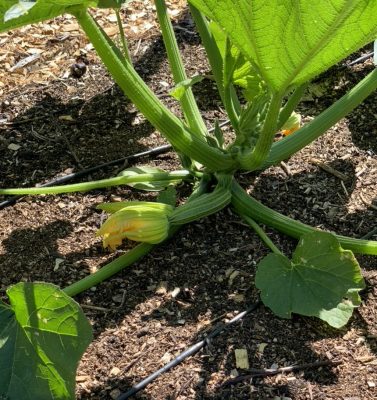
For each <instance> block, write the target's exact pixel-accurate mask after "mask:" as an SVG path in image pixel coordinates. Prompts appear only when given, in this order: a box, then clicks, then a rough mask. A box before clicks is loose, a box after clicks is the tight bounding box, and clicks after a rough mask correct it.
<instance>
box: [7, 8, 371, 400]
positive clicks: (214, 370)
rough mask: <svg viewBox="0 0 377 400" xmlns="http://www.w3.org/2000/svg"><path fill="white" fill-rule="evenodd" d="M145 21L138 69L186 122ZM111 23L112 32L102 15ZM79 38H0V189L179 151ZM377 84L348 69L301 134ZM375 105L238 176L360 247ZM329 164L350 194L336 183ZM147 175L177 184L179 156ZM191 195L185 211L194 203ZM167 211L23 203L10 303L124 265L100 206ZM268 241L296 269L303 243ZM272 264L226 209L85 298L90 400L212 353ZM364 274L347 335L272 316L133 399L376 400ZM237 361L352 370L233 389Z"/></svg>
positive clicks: (191, 55)
mask: <svg viewBox="0 0 377 400" xmlns="http://www.w3.org/2000/svg"><path fill="white" fill-rule="evenodd" d="M141 3H145V2H141ZM137 4H138V3H137ZM171 4H172V9H173V11H174V13H173V15H174V17H175V26H176V32H177V35H178V38H179V43H180V47H181V50H182V54H183V56H184V59H185V64H186V66H187V69H188V74H189V75H193V74H196V73H202V74H203V73H204V74H207V73H208V72H209V69H208V65H207V64H206V61H205V57H204V52H203V49H202V48H201V47H200V43H199V40H198V37H197V36H196V34H195V32H194V29H193V25H192V21H191V20H190V18H189V16H188V14H187V12H186V11H185V9H184V8H182V5H181V4H179V2H172V3H171ZM135 7H139V9H138V10H137V12H139V13H143V12H144V14H143V16H142V18H141V20H143V18H145V21H146V22H145V24H144V25H145V26H144V28H143V29H140V30H139V31H137V29H136V28H135V29H134V30H132V29H131V28H132V27H131V28H130V32H136V33H135V34H134V36H133V37H132V38H131V40H130V48H131V53H132V54H133V58H134V61H135V65H136V68H137V70H138V71H139V72H140V74H141V75H142V76H143V77H144V79H146V81H147V82H148V84H149V85H150V86H151V87H152V89H153V90H154V91H155V92H157V93H158V95H159V96H160V98H161V99H162V100H163V101H164V102H166V104H168V105H169V106H170V107H171V108H172V109H173V110H174V111H175V112H176V113H177V114H179V113H180V111H179V109H178V106H177V104H176V103H175V101H174V100H172V99H171V98H170V97H169V95H168V93H169V90H170V88H171V87H172V80H171V77H170V74H169V69H168V64H167V62H166V58H165V53H164V50H163V45H162V41H161V37H160V36H159V33H158V30H157V29H156V28H155V24H154V22H153V21H152V23H150V25H147V22H148V21H150V20H151V18H152V17H151V15H152V11H151V9H148V8H147V7H144V6H143V4H142V5H141V6H140V5H138V6H135ZM143 7H144V8H143ZM177 10H178V11H179V12H178V11H177ZM100 17H101V18H103V19H104V20H105V21H107V22H108V20H109V19H110V20H111V18H108V16H107V15H106V14H105V13H103V14H100ZM123 17H126V15H125V14H124V15H123ZM106 18H107V20H106ZM72 23H73V21H72V20H71V19H67V18H58V19H56V20H54V21H52V22H49V23H45V24H43V25H38V26H34V27H31V28H26V29H23V30H18V31H16V32H13V33H10V34H1V35H0V51H1V53H0V56H2V55H4V54H5V57H6V58H5V59H6V60H8V61H9V60H10V61H9V62H8V64H7V65H6V64H3V66H1V67H0V68H2V71H0V74H1V77H2V84H1V87H0V90H1V105H0V151H1V158H0V184H1V187H19V186H33V185H35V184H37V183H44V182H46V181H48V180H51V179H52V178H55V177H57V176H61V175H64V174H67V173H69V172H75V171H80V170H81V169H83V168H87V167H91V166H95V165H97V164H100V163H103V162H106V161H110V160H113V159H116V158H120V157H124V156H126V155H129V154H133V153H136V152H139V151H142V150H145V149H149V148H152V147H155V146H157V145H160V144H163V143H166V142H165V141H164V139H163V138H162V137H161V136H160V135H159V134H158V133H157V132H155V131H154V129H153V128H152V127H151V126H150V125H149V124H148V123H147V122H146V121H145V119H144V118H143V117H142V116H141V115H140V114H139V113H138V112H137V110H136V109H135V108H134V106H133V105H132V104H131V103H130V102H129V101H128V100H127V98H126V97H124V95H123V94H122V93H121V92H120V90H119V89H118V88H117V87H116V86H115V85H114V84H113V82H112V81H111V79H110V78H109V76H108V74H107V72H106V71H105V69H104V68H103V67H102V65H101V63H100V61H99V60H98V58H97V57H96V55H95V53H94V50H93V49H92V48H91V47H90V46H88V43H87V41H86V40H85V38H84V37H83V36H82V34H81V33H79V32H78V31H75V30H74V29H72V30H68V35H69V37H68V40H67V38H66V39H64V40H61V37H60V36H59V35H60V34H61V31H64V29H63V28H64V27H67V26H68V25H72ZM44 29H45V30H47V31H52V33H51V34H50V36H46V35H45V34H43V32H44V31H43V30H44ZM61 29H62V30H61ZM38 34H40V35H39V36H38ZM27 44H29V47H31V46H34V47H38V46H39V48H43V49H45V53H44V55H43V57H42V58H41V59H40V60H38V62H37V64H34V65H31V66H26V67H23V68H21V69H20V70H19V69H18V70H14V71H13V72H11V69H12V66H14V65H15V64H16V63H17V62H18V61H19V60H20V59H22V58H23V57H24V56H25V55H26V53H27V52H26V51H25V50H23V52H22V51H21V50H20V49H25V48H27ZM25 46H26V47H25ZM367 50H370V49H369V48H368V49H364V50H363V51H362V52H361V54H363V53H365V52H366V51H367ZM80 54H84V56H85V57H86V59H87V60H88V61H89V65H88V66H87V69H88V71H87V72H86V73H85V74H84V75H83V76H82V77H81V78H79V79H77V78H74V77H72V76H70V75H69V68H70V65H71V64H72V63H74V62H75V58H77V57H78V55H80ZM356 57H357V55H354V56H353V57H351V58H350V59H352V58H356ZM3 59H4V58H3ZM372 68H373V66H372V63H371V61H370V60H368V61H366V62H364V63H363V64H358V65H356V66H354V67H344V64H342V65H338V66H336V67H334V68H333V69H331V70H330V71H328V72H327V73H326V74H325V75H323V76H321V77H319V78H318V79H317V80H316V81H315V82H314V83H313V84H312V85H311V86H310V87H309V89H308V92H307V94H306V96H305V98H304V101H303V102H302V103H301V105H300V107H299V108H300V112H301V113H302V115H303V119H304V122H307V121H309V120H310V119H311V118H313V117H314V116H315V115H317V114H318V113H319V112H321V110H323V109H324V108H326V107H327V106H329V105H330V104H331V103H333V102H334V101H335V100H336V99H337V98H339V97H340V96H341V95H342V94H344V93H345V92H346V91H347V90H349V89H350V88H351V87H352V86H353V85H354V84H355V83H356V82H358V81H360V79H362V78H363V77H364V76H365V75H366V74H367V73H368V72H369V71H371V70H372ZM48 71H52V72H51V73H50V74H49V73H48ZM43 73H44V75H43ZM41 74H42V75H43V76H42V75H41ZM37 77H38V79H37ZM16 84H17V85H16ZM195 95H196V97H197V99H198V102H199V106H200V108H201V110H202V111H203V115H204V118H205V121H206V123H208V126H209V127H210V126H212V124H213V121H214V120H215V119H216V118H219V119H225V116H224V114H223V110H222V108H221V106H220V102H219V98H218V96H217V94H216V92H215V90H214V86H213V83H212V82H211V81H208V80H204V81H203V82H202V83H200V84H198V85H197V86H196V88H195ZM376 100H377V98H376V94H373V95H371V96H370V97H369V98H368V99H367V100H366V101H364V103H363V104H362V105H361V106H360V107H358V108H357V109H356V110H355V111H354V112H353V113H352V114H351V115H349V116H348V117H347V118H345V119H343V120H342V121H340V122H339V123H338V124H337V125H336V126H335V127H333V128H332V129H330V130H329V131H328V132H327V133H326V134H325V135H324V136H323V137H322V138H320V139H319V140H317V141H316V142H315V143H313V144H312V145H310V146H308V147H307V148H305V149H304V150H302V151H300V152H299V153H298V154H296V155H295V156H293V157H292V158H290V159H289V160H286V162H285V164H282V165H278V166H275V167H272V168H269V169H268V170H266V171H264V172H263V173H262V174H260V175H254V174H241V175H240V176H239V181H240V182H241V183H242V186H243V187H245V188H247V189H248V191H249V193H250V194H252V195H253V196H255V197H256V198H257V199H260V200H261V201H262V202H263V203H264V204H266V205H268V206H270V207H271V208H273V209H275V210H277V211H279V212H281V213H283V214H286V215H289V216H291V217H293V218H296V219H299V220H301V221H303V222H305V223H308V224H310V225H313V226H316V227H319V228H322V229H326V230H329V231H335V232H337V233H340V234H344V235H349V236H354V237H362V236H363V235H365V234H367V233H368V232H370V231H372V230H373V229H374V228H375V221H376V213H377V211H376V210H377V208H376V204H375V203H374V202H375V201H377V155H376V152H377V135H376V134H377V130H376V116H377V101H376ZM277 140H278V138H277ZM316 160H317V161H318V160H319V161H320V162H321V163H323V164H325V165H327V166H330V167H332V168H333V169H335V170H337V171H338V172H341V173H343V174H345V175H346V176H347V179H346V180H341V179H339V178H338V177H337V176H335V175H334V174H332V173H329V172H327V171H325V170H324V169H322V168H321V167H320V166H318V162H317V161H316ZM145 164H148V165H154V166H159V167H161V168H164V169H166V170H173V169H177V168H179V161H178V158H177V157H176V155H175V154H174V153H166V154H163V155H160V156H158V157H156V158H155V159H148V158H144V159H141V160H140V162H139V163H138V164H137V165H145ZM124 167H125V166H120V167H119V166H118V167H111V168H107V169H104V170H102V171H100V172H97V173H94V174H92V175H91V176H90V177H89V178H90V179H100V178H105V177H110V176H114V175H116V174H117V173H118V172H119V170H120V169H123V168H124ZM178 189H179V193H180V198H181V199H182V200H184V197H185V196H186V195H187V193H188V190H189V188H187V187H185V186H181V187H179V188H178ZM154 197H155V195H154V194H148V193H142V192H138V191H135V190H132V189H130V188H127V187H117V188H109V189H106V190H96V191H91V192H87V193H77V194H69V195H58V196H35V197H24V198H23V199H21V200H20V201H18V202H17V203H16V204H15V205H13V206H11V207H7V208H5V209H3V210H1V211H0V220H1V228H2V229H1V232H0V237H1V245H0V265H1V286H0V289H1V295H2V297H3V298H4V299H5V290H6V288H7V287H8V286H9V285H11V284H14V283H16V282H19V281H46V282H53V283H55V284H57V285H59V286H61V287H65V286H67V285H69V284H71V283H72V282H74V281H76V280H78V279H80V278H82V277H84V276H86V275H87V274H89V273H92V272H94V271H96V270H97V269H98V268H100V267H101V266H103V265H105V264H106V263H107V262H109V261H110V260H112V259H114V258H115V257H117V256H118V255H119V254H122V253H124V252H125V251H126V250H127V249H128V248H129V247H131V246H132V244H131V243H125V244H124V246H122V247H121V248H120V249H119V250H118V251H117V252H116V253H109V252H107V251H105V250H104V249H103V248H102V245H101V242H100V241H99V239H98V238H96V237H95V232H96V230H97V229H98V227H99V225H100V223H101V220H102V218H103V217H102V215H101V213H100V212H99V211H98V210H96V209H95V206H96V205H97V204H98V203H100V202H103V201H112V200H118V199H153V198H154ZM0 200H1V198H0ZM266 231H267V232H268V234H269V235H270V237H271V238H272V239H273V240H274V242H275V243H276V244H277V245H278V247H279V248H280V249H281V250H282V251H283V252H284V253H285V254H287V255H290V254H291V252H292V250H293V248H294V246H295V244H296V242H295V241H294V240H292V239H290V238H289V237H287V236H285V235H282V234H280V233H278V232H276V231H273V230H272V229H269V228H268V227H267V228H266ZM376 236H377V235H375V236H374V237H372V238H374V239H376ZM266 254H268V250H267V249H266V248H265V246H264V245H263V243H262V242H261V241H260V239H259V238H258V236H257V235H256V234H255V233H254V232H253V231H251V230H250V229H249V228H247V227H246V226H244V225H243V224H242V223H241V221H240V219H239V217H238V216H237V215H236V214H235V213H234V212H233V211H232V210H231V209H230V208H229V209H226V210H223V211H222V212H220V213H219V214H217V215H215V216H212V217H209V218H205V219H203V220H200V221H198V222H195V223H192V224H190V225H187V226H185V227H183V228H182V229H181V230H180V231H179V232H178V233H177V234H176V235H175V236H174V238H173V239H172V240H170V241H169V242H167V243H165V244H163V245H162V246H159V247H157V248H155V249H154V250H153V252H152V253H150V254H149V255H148V256H146V257H145V258H144V259H142V260H141V261H139V262H138V263H136V264H134V265H133V266H132V267H130V268H127V269H125V270H124V271H123V272H121V273H119V274H118V275H116V276H114V277H113V278H111V279H109V280H108V281H106V282H104V283H102V284H100V285H98V286H97V287H94V288H92V289H91V290H89V291H87V292H85V293H83V294H81V295H79V296H77V298H76V300H77V301H78V302H79V303H80V304H81V305H82V306H83V309H84V311H85V312H86V315H87V316H88V318H89V319H90V322H91V324H92V326H93V329H94V341H93V342H92V344H91V345H90V346H89V348H88V349H87V351H86V353H85V354H84V356H83V358H82V360H81V362H80V365H79V368H78V373H77V399H82V400H84V399H111V398H116V397H117V396H118V395H119V394H120V393H121V392H124V391H126V390H128V389H129V388H130V387H131V386H132V385H134V384H136V383H137V382H139V381H140V380H141V379H143V378H145V377H146V376H148V375H149V374H151V373H152V372H154V371H155V370H157V369H158V368H160V367H161V366H162V365H164V364H165V363H167V362H168V361H170V360H171V359H172V358H174V357H175V356H177V355H178V354H179V353H180V352H182V351H183V350H184V349H186V348H187V347H189V346H190V345H191V344H193V343H195V342H196V341H198V340H200V339H201V338H202V337H203V335H204V334H205V333H208V332H209V331H210V330H211V329H212V328H213V327H215V326H216V324H217V323H218V322H219V321H223V322H224V321H226V320H229V319H230V318H232V317H233V316H235V315H236V314H237V313H238V312H240V311H243V310H245V309H247V308H248V307H249V306H250V305H252V304H253V303H255V302H256V301H257V300H258V291H257V290H256V288H255V286H254V282H253V281H254V273H255V268H254V267H255V265H256V264H257V263H258V261H259V260H260V259H261V258H263V257H264V256H265V255H266ZM357 258H358V260H359V262H360V265H361V267H362V271H363V275H364V277H365V280H366V284H367V287H366V289H365V290H364V291H363V292H362V299H363V304H362V305H361V307H360V308H359V309H358V310H357V311H355V313H354V316H353V317H352V319H351V320H350V322H349V324H348V325H347V326H346V327H345V328H343V329H341V330H336V329H333V328H330V327H329V326H327V325H326V324H325V323H323V322H321V321H320V320H317V319H313V318H305V317H301V316H297V315H294V316H293V318H292V319H291V320H283V319H280V318H277V317H276V316H274V315H273V314H272V313H271V312H270V311H269V309H267V308H265V307H264V306H260V307H259V308H257V309H256V310H255V311H254V312H252V313H250V314H249V315H247V316H246V317H244V318H243V319H242V321H241V322H239V323H238V324H236V325H235V326H234V327H233V328H231V329H229V330H228V331H226V332H224V333H223V334H221V335H220V336H218V337H217V338H216V339H214V340H213V341H211V343H210V345H209V346H208V347H206V348H205V349H204V350H203V351H201V352H199V353H198V354H196V355H195V356H194V357H191V358H189V359H187V360H186V361H184V362H183V363H181V364H180V365H178V366H177V367H176V368H174V369H172V370H171V371H169V372H167V373H165V374H163V375H161V376H160V377H159V378H158V379H156V380H155V381H154V382H153V383H152V384H150V385H149V386H148V387H147V388H146V389H145V390H143V391H141V392H140V393H139V394H138V395H137V396H136V398H140V399H156V400H158V399H206V400H209V399H288V398H291V399H297V400H301V399H343V400H351V399H352V400H357V399H360V400H361V399H375V398H376V397H377V388H376V385H377V312H376V309H377V307H376V306H377V289H376V288H377V272H376V258H375V257H366V256H358V257H357ZM236 349H245V350H246V351H247V355H248V359H249V364H250V367H251V368H257V369H263V368H271V367H277V366H278V367H284V366H290V365H294V364H298V365H302V364H306V363H314V362H318V361H329V362H331V361H339V364H338V365H328V366H322V367H316V368H309V369H306V370H298V371H294V372H290V373H284V374H283V373H281V374H278V375H276V376H269V377H258V378H253V379H248V380H245V381H242V382H240V383H237V384H232V385H224V383H225V382H227V381H228V380H229V379H230V378H234V377H235V376H236V375H237V374H247V372H248V370H247V369H241V368H237V367H236V363H235V350H236ZM335 364H336V363H335Z"/></svg>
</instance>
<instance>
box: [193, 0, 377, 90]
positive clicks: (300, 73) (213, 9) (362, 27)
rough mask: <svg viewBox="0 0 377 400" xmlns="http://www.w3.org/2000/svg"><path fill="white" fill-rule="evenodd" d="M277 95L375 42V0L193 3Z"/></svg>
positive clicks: (211, 0)
mask: <svg viewBox="0 0 377 400" xmlns="http://www.w3.org/2000/svg"><path fill="white" fill-rule="evenodd" d="M189 1H190V2H191V3H192V4H193V5H194V6H196V7H197V8H199V9H200V10H201V11H202V12H203V13H204V14H206V15H207V16H208V17H209V18H211V19H212V20H214V21H215V22H217V23H218V24H219V25H220V26H221V27H222V29H223V30H224V31H225V32H226V33H227V35H228V36H229V37H230V38H231V40H232V42H233V43H234V44H235V45H237V46H238V47H239V49H240V50H241V51H242V52H243V54H244V55H245V56H246V57H247V58H248V59H249V60H250V61H252V62H253V63H254V64H255V65H257V66H258V68H259V70H260V73H261V75H262V76H263V78H264V79H265V80H266V82H268V83H269V84H270V85H271V87H272V88H273V89H274V90H276V91H279V92H281V91H284V90H285V89H286V88H287V87H288V86H290V85H292V84H301V83H304V82H306V81H308V80H310V79H311V78H313V77H314V76H316V75H318V74H319V73H321V72H322V71H325V70H326V69H327V68H329V67H330V66H331V65H333V64H335V63H337V62H338V61H340V60H341V59H342V58H344V57H346V56H347V55H349V54H351V53H352V52H354V51H355V50H357V49H358V48H360V47H362V46H363V45H365V44H367V43H369V42H371V41H373V40H374V39H375V38H376V37H377V1H376V0H358V1H354V0H316V1H313V0H296V1H292V0H270V1H265V0H189Z"/></svg>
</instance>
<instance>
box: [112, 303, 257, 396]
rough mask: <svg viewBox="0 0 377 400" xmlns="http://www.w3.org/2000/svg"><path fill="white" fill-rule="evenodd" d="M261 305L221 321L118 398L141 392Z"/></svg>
mask: <svg viewBox="0 0 377 400" xmlns="http://www.w3.org/2000/svg"><path fill="white" fill-rule="evenodd" d="M260 305H261V302H260V301H258V302H257V303H254V304H253V305H252V306H251V307H249V308H248V309H247V310H245V311H242V312H240V313H239V314H237V315H236V316H235V317H234V318H232V319H231V320H230V321H228V322H227V323H225V324H224V323H221V324H220V325H219V326H218V327H216V328H214V330H213V331H212V332H211V333H209V334H208V335H207V336H206V337H205V339H203V340H201V341H200V342H197V343H195V344H193V345H192V346H190V347H189V348H188V349H186V350H185V351H183V352H182V353H181V354H179V355H178V356H177V357H176V358H175V359H174V360H172V361H170V362H168V363H167V364H165V365H164V366H163V367H162V368H160V369H158V370H157V371H155V372H153V373H152V374H151V375H149V376H148V377H146V378H145V379H143V380H142V381H141V382H139V383H138V384H136V385H135V386H133V387H132V388H131V389H130V390H128V391H127V392H126V393H123V394H121V395H120V396H119V397H118V398H117V400H127V399H129V398H130V397H131V396H134V395H135V394H136V393H138V392H140V390H142V389H144V388H145V387H146V386H147V385H149V384H150V383H152V382H153V381H154V380H155V379H157V378H158V377H159V376H160V375H162V374H163V373H165V372H167V371H169V370H170V369H172V368H174V367H176V366H177V365H178V364H180V363H181V362H182V361H184V360H185V359H186V358H188V357H191V356H193V355H194V354H196V353H197V352H198V351H199V350H201V349H203V348H204V347H205V346H208V345H209V344H210V342H211V340H212V339H214V338H215V337H216V336H218V335H220V334H221V333H223V332H225V331H227V330H228V329H229V328H230V327H231V326H232V325H233V324H235V323H236V322H238V321H240V320H241V319H242V318H243V317H245V316H246V315H248V314H250V313H251V312H253V311H254V310H256V309H257V308H258V307H259V306H260Z"/></svg>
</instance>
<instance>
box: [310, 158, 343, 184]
mask: <svg viewBox="0 0 377 400" xmlns="http://www.w3.org/2000/svg"><path fill="white" fill-rule="evenodd" d="M309 161H310V162H311V163H312V164H314V165H316V166H317V167H319V168H321V169H323V170H324V171H326V172H328V173H329V174H332V175H334V176H336V177H337V178H339V179H341V180H342V181H346V180H348V179H349V177H348V176H347V175H346V174H343V173H342V172H340V171H338V170H336V169H334V168H333V167H330V165H327V164H325V163H323V162H321V161H320V160H317V159H316V158H311V159H310V160H309Z"/></svg>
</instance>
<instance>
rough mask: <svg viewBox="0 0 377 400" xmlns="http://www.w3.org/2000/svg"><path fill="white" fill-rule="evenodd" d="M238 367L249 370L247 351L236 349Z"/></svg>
mask: <svg viewBox="0 0 377 400" xmlns="http://www.w3.org/2000/svg"><path fill="white" fill-rule="evenodd" d="M234 354H235V357H236V367H237V368H240V369H249V368H250V365H249V358H248V355H247V350H246V349H235V350H234Z"/></svg>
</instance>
